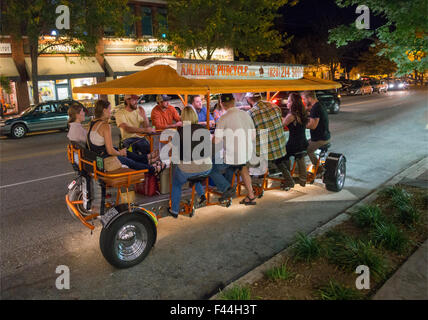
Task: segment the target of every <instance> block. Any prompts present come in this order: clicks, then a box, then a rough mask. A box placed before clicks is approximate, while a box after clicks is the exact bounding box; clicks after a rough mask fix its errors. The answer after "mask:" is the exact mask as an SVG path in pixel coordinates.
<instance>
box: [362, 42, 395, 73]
mask: <svg viewBox="0 0 428 320" xmlns="http://www.w3.org/2000/svg"><path fill="white" fill-rule="evenodd" d="M381 50H382V45H380V44H378V45H377V46H375V47H370V48H369V51H367V52H364V53H363V54H362V55H361V58H360V63H359V64H358V66H357V68H358V70H359V71H360V72H361V73H363V74H365V75H383V74H387V75H391V74H393V73H395V72H396V71H397V65H396V64H395V62H393V61H391V60H389V59H388V58H386V57H385V56H380V55H379V52H380V51H381Z"/></svg>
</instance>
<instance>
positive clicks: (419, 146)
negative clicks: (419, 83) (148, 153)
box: [0, 89, 428, 300]
mask: <svg viewBox="0 0 428 320" xmlns="http://www.w3.org/2000/svg"><path fill="white" fill-rule="evenodd" d="M329 119H330V131H331V135H332V142H331V144H332V147H331V149H330V151H331V152H339V153H343V154H344V155H345V156H346V158H347V176H346V181H345V187H344V189H343V190H342V191H341V192H340V193H332V192H328V191H327V190H326V189H325V188H324V186H323V184H322V183H321V181H320V180H317V182H316V183H315V184H314V185H308V186H306V187H304V188H302V187H300V186H296V188H295V189H293V190H292V191H290V192H285V191H277V190H275V191H268V192H265V195H264V197H263V198H262V199H258V200H257V205H256V206H254V207H251V208H250V207H245V206H243V205H239V204H238V202H239V200H237V199H235V200H234V202H233V205H232V206H231V207H230V208H223V207H217V206H213V207H207V208H202V209H198V210H197V211H196V214H195V216H194V217H193V218H191V219H189V218H187V217H179V218H178V219H177V220H175V219H171V218H166V219H162V220H160V222H159V224H158V234H157V241H156V244H155V246H154V248H153V249H152V251H151V252H150V254H149V255H148V257H147V258H146V259H145V260H144V261H143V262H142V263H141V264H139V265H137V266H135V267H133V268H130V269H124V270H117V269H115V268H113V267H112V266H111V265H109V264H108V263H107V261H106V260H105V259H104V258H103V256H102V254H101V252H100V249H99V233H100V225H99V224H97V227H96V229H95V230H94V233H93V234H92V235H91V234H90V231H89V230H88V229H86V228H85V227H84V226H82V225H81V224H80V223H79V222H77V221H75V220H73V219H72V218H71V216H70V215H69V213H68V211H67V208H66V205H65V195H66V193H67V185H68V183H69V182H70V181H71V179H72V178H73V176H74V172H73V170H72V168H71V166H70V164H69V163H68V161H67V158H66V145H67V138H66V133H65V132H53V133H46V134H37V135H30V136H28V137H25V138H23V139H19V140H13V139H5V138H3V137H2V138H1V139H0V217H1V220H0V221H1V226H0V243H1V251H0V254H1V283H0V285H1V288H0V289H1V293H0V298H1V299H149V300H150V299H205V298H208V297H210V296H211V295H212V294H214V293H216V292H217V291H218V289H219V288H223V287H224V286H225V285H226V284H228V283H229V282H230V281H232V280H234V279H236V278H238V277H240V276H241V275H243V274H244V273H246V272H248V271H249V270H251V269H253V268H254V267H256V266H258V265H260V264H261V263H263V262H264V261H265V260H267V259H269V258H270V257H272V256H273V255H275V254H276V253H277V252H279V251H281V250H282V249H283V248H285V247H286V246H288V245H289V244H290V243H291V242H292V241H293V238H294V236H295V235H296V233H297V232H298V231H302V232H305V233H308V232H310V231H312V230H314V229H315V228H316V227H318V226H320V225H322V224H324V223H325V222H327V221H329V220H330V219H332V218H333V217H335V216H337V215H338V214H340V213H341V212H342V211H343V210H344V209H346V208H348V207H349V206H351V205H352V204H353V203H355V202H356V201H357V200H358V199H361V198H362V197H364V196H365V195H367V194H368V193H370V192H371V191H372V190H373V189H374V188H376V187H377V186H379V185H380V184H382V183H383V182H385V181H386V180H388V179H390V178H391V177H392V176H394V175H395V174H396V173H397V172H399V171H400V170H401V169H403V168H406V167H407V166H409V165H410V164H412V163H414V162H416V161H418V160H420V159H421V158H423V157H424V156H426V155H427V153H428V148H427V146H428V144H427V142H428V137H427V132H428V131H427V128H428V105H427V90H426V89H411V90H408V91H395V92H388V93H387V94H373V95H369V96H363V97H361V96H357V97H342V106H341V111H340V112H339V114H337V115H329ZM117 132H118V131H117V128H115V129H114V130H113V138H114V142H117V140H118V139H117V138H118V134H117ZM60 265H65V266H67V267H68V268H69V269H70V289H68V290H67V289H64V290H58V289H57V288H56V286H55V281H56V279H57V277H58V276H59V274H57V273H55V270H56V268H57V266H60Z"/></svg>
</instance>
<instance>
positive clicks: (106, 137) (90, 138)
mask: <svg viewBox="0 0 428 320" xmlns="http://www.w3.org/2000/svg"><path fill="white" fill-rule="evenodd" d="M94 113H95V119H94V120H92V121H91V125H90V127H89V132H88V135H87V142H88V147H89V149H90V150H91V151H94V152H96V153H97V154H98V155H99V156H100V157H108V156H117V158H118V159H119V161H120V163H122V164H123V165H126V166H127V167H128V168H131V169H135V170H144V169H148V170H149V172H151V173H154V174H156V175H159V174H160V172H162V171H163V170H164V169H165V167H166V165H165V164H164V163H162V162H161V161H157V162H156V163H154V164H151V165H150V164H148V163H147V158H146V157H144V156H140V155H138V154H135V153H133V152H129V151H127V150H126V149H120V150H118V149H116V148H114V147H113V142H112V137H111V126H110V124H109V123H108V120H109V119H110V116H111V105H110V102H108V101H104V100H98V101H97V102H96V103H95V112H94Z"/></svg>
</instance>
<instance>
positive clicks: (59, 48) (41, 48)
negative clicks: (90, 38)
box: [39, 43, 78, 53]
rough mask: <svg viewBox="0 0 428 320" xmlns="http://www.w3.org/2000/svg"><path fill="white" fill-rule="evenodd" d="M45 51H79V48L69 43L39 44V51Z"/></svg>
mask: <svg viewBox="0 0 428 320" xmlns="http://www.w3.org/2000/svg"><path fill="white" fill-rule="evenodd" d="M42 51H43V53H78V48H74V47H72V46H69V45H64V44H57V45H54V46H51V45H50V44H48V43H41V44H39V52H42Z"/></svg>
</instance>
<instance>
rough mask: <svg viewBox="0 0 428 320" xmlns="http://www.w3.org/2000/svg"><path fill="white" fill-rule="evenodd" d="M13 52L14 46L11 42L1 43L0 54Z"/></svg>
mask: <svg viewBox="0 0 428 320" xmlns="http://www.w3.org/2000/svg"><path fill="white" fill-rule="evenodd" d="M10 53H12V47H11V46H10V43H0V54H10Z"/></svg>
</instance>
